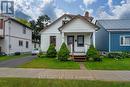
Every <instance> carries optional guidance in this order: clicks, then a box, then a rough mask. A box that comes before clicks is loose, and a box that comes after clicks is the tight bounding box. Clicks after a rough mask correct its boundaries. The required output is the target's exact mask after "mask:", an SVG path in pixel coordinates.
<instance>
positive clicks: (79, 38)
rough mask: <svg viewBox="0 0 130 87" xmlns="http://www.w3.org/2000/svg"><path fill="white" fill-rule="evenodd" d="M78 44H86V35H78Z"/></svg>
mask: <svg viewBox="0 0 130 87" xmlns="http://www.w3.org/2000/svg"><path fill="white" fill-rule="evenodd" d="M77 46H78V47H83V46H84V35H78V36H77Z"/></svg>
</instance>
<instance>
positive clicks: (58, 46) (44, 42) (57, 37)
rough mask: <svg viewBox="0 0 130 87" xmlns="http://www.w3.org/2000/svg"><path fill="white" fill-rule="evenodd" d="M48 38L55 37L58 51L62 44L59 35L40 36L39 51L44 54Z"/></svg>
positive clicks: (47, 45) (48, 41)
mask: <svg viewBox="0 0 130 87" xmlns="http://www.w3.org/2000/svg"><path fill="white" fill-rule="evenodd" d="M50 36H56V50H57V51H58V50H59V49H60V46H61V44H62V38H61V34H60V33H59V34H56V33H51V34H43V35H41V50H42V51H43V52H46V51H47V49H48V47H49V45H50Z"/></svg>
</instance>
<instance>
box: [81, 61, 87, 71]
mask: <svg viewBox="0 0 130 87" xmlns="http://www.w3.org/2000/svg"><path fill="white" fill-rule="evenodd" d="M79 65H80V70H86V67H85V66H84V63H83V62H79Z"/></svg>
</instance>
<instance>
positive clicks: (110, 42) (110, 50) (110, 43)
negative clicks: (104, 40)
mask: <svg viewBox="0 0 130 87" xmlns="http://www.w3.org/2000/svg"><path fill="white" fill-rule="evenodd" d="M110 51H111V33H110V32H109V52H110Z"/></svg>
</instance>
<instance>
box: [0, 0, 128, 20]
mask: <svg viewBox="0 0 130 87" xmlns="http://www.w3.org/2000/svg"><path fill="white" fill-rule="evenodd" d="M0 1H1V0H0ZM10 1H14V3H15V5H14V7H15V10H19V11H21V12H23V13H24V14H27V15H29V16H31V17H32V19H35V20H36V19H37V18H38V16H40V15H44V14H47V15H48V16H49V17H50V18H51V19H52V20H55V19H57V18H58V17H60V16H61V15H63V14H65V13H66V14H75V15H76V14H80V15H84V13H85V12H86V11H88V12H89V13H90V15H91V16H93V17H94V18H95V19H130V0H10Z"/></svg>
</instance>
